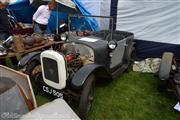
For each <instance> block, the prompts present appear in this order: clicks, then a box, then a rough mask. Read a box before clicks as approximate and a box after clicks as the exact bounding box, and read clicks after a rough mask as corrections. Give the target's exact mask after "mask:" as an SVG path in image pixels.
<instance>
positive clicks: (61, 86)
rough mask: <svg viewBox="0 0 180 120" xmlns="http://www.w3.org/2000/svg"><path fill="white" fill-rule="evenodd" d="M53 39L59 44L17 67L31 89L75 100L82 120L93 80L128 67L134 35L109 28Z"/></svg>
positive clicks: (29, 57) (32, 54)
mask: <svg viewBox="0 0 180 120" xmlns="http://www.w3.org/2000/svg"><path fill="white" fill-rule="evenodd" d="M78 17H79V16H78ZM91 17H92V16H91ZM94 17H97V16H93V19H94ZM85 18H87V16H81V17H79V19H85ZM98 18H99V17H98ZM100 18H101V19H103V18H104V17H100ZM105 18H106V19H111V17H105ZM69 23H71V22H69ZM68 26H69V28H74V27H73V26H71V25H68ZM80 27H81V28H82V26H80ZM57 38H58V40H59V42H58V43H57V44H56V45H55V46H54V47H53V48H51V49H50V50H45V51H38V52H33V53H31V54H28V55H27V56H25V57H24V58H22V60H20V62H19V67H20V68H21V69H22V70H24V71H25V72H26V73H27V74H29V75H30V78H31V80H32V83H33V85H34V86H33V87H36V88H41V89H42V90H43V91H45V92H47V93H48V94H51V95H53V96H56V97H63V96H71V97H75V99H77V100H78V101H79V116H80V118H81V119H86V117H87V113H88V111H89V110H90V107H91V103H92V101H93V88H94V83H95V81H100V80H101V81H106V80H111V79H113V78H115V77H116V76H117V75H119V74H120V73H122V72H123V71H125V70H126V69H128V67H129V66H130V65H131V63H132V61H133V59H134V57H135V43H134V41H133V38H134V35H133V33H130V32H125V31H116V30H112V29H110V30H100V31H96V32H92V31H89V30H81V29H76V31H69V32H65V33H62V34H59V35H58V37H56V39H57ZM39 84H41V87H39V86H37V85H39Z"/></svg>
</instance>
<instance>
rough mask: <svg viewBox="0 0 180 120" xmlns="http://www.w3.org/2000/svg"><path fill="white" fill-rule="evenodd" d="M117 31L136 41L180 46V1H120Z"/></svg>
mask: <svg viewBox="0 0 180 120" xmlns="http://www.w3.org/2000/svg"><path fill="white" fill-rule="evenodd" d="M116 29H117V30H125V31H130V32H133V33H134V34H135V39H139V40H146V41H155V42H160V43H171V44H178V45H180V0H118V9H117V26H116Z"/></svg>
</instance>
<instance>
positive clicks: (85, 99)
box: [79, 74, 95, 120]
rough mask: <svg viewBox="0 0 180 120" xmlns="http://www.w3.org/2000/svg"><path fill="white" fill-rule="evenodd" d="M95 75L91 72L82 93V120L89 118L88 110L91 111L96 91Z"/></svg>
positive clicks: (80, 107) (80, 106) (80, 111)
mask: <svg viewBox="0 0 180 120" xmlns="http://www.w3.org/2000/svg"><path fill="white" fill-rule="evenodd" d="M94 83H95V76H94V75H93V74H91V75H90V76H89V77H88V78H87V79H86V81H85V83H84V85H83V89H82V93H81V98H80V105H79V117H80V118H81V119H82V120H86V119H87V115H88V112H89V111H90V108H91V105H92V101H93V97H94V95H93V93H94Z"/></svg>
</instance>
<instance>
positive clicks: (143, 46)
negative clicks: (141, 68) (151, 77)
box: [135, 40, 180, 60]
mask: <svg viewBox="0 0 180 120" xmlns="http://www.w3.org/2000/svg"><path fill="white" fill-rule="evenodd" d="M135 42H136V48H137V56H136V57H137V58H136V59H137V60H143V59H145V58H161V57H162V55H163V53H164V52H173V53H174V56H175V58H176V59H179V60H180V54H179V53H180V45H175V44H169V43H160V42H153V41H145V40H135Z"/></svg>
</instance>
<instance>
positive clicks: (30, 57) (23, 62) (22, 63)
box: [18, 51, 42, 68]
mask: <svg viewBox="0 0 180 120" xmlns="http://www.w3.org/2000/svg"><path fill="white" fill-rule="evenodd" d="M41 52H42V51H37V52H32V53H29V54H27V55H25V56H24V57H23V58H22V59H21V60H20V61H19V63H18V67H19V68H23V67H24V66H26V65H27V63H29V62H31V61H33V60H37V61H39V62H40V54H41Z"/></svg>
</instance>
